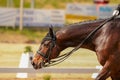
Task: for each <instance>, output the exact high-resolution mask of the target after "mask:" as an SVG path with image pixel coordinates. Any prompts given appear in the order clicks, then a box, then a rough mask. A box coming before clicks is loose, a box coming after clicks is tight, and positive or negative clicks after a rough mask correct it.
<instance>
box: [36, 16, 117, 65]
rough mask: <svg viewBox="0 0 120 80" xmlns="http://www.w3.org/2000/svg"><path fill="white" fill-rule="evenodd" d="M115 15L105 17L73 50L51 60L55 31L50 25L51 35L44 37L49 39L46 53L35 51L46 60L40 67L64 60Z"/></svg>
mask: <svg viewBox="0 0 120 80" xmlns="http://www.w3.org/2000/svg"><path fill="white" fill-rule="evenodd" d="M117 16H118V15H113V16H112V17H111V18H108V19H106V20H105V21H104V22H103V23H102V24H100V25H99V26H98V27H97V28H95V29H94V30H93V31H92V32H91V33H90V34H89V35H88V36H87V37H86V38H85V39H84V40H82V42H81V43H80V44H79V45H78V46H77V47H75V48H74V49H73V50H71V51H70V52H68V53H65V54H63V55H60V56H58V57H57V58H55V59H51V60H50V55H51V53H52V49H53V48H54V47H55V45H56V36H55V33H54V32H53V29H52V27H50V29H49V34H50V36H51V37H46V38H45V39H46V40H51V43H50V47H49V48H48V51H47V52H46V54H45V53H42V52H40V51H39V50H38V51H37V54H39V55H41V56H42V57H43V58H44V59H45V60H47V62H46V61H45V60H42V62H41V67H49V66H53V65H56V64H59V63H61V62H63V61H64V60H66V59H67V58H68V57H69V56H70V55H71V54H72V53H73V52H75V51H77V50H78V49H79V48H80V47H81V46H82V45H83V44H84V43H85V41H87V40H88V39H90V38H91V37H92V36H93V35H94V34H95V33H96V32H97V31H98V30H99V29H101V28H102V27H103V25H104V24H106V23H107V22H109V21H111V20H113V19H114V18H116V17H117Z"/></svg>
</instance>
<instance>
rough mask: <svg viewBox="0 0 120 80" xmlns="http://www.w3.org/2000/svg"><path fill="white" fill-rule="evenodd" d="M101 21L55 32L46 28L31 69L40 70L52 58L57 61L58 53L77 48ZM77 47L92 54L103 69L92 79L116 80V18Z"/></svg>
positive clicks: (119, 55) (119, 72)
mask: <svg viewBox="0 0 120 80" xmlns="http://www.w3.org/2000/svg"><path fill="white" fill-rule="evenodd" d="M102 22H104V20H94V21H88V22H82V23H76V24H71V25H68V26H67V27H64V28H62V29H60V30H59V31H57V32H56V33H54V32H53V30H52V29H51V28H50V31H49V33H48V34H47V35H46V36H45V38H44V39H43V40H42V42H41V45H40V48H39V50H38V51H37V53H36V54H35V55H34V58H33V60H32V65H33V67H34V68H35V69H40V68H41V67H42V66H45V63H48V64H51V62H52V59H56V58H58V56H59V55H60V52H61V51H63V50H64V49H66V48H68V47H76V46H78V45H79V44H80V43H81V42H82V41H83V40H84V39H85V38H86V37H87V36H88V35H89V34H90V33H91V32H92V31H93V30H94V29H95V28H96V27H98V26H99V25H100V24H101V23H102ZM81 48H86V49H89V50H92V51H94V52H96V55H97V58H98V61H99V63H100V64H101V65H102V66H103V68H102V70H101V71H100V73H99V75H98V76H97V78H96V79H95V80H106V79H107V78H108V77H111V78H112V80H120V18H117V19H114V20H112V21H110V22H108V23H106V24H105V25H103V27H102V28H100V29H99V30H98V31H97V32H96V33H94V34H93V35H92V36H91V37H90V38H89V39H87V40H86V41H85V42H84V43H83V44H82V45H81ZM68 55H69V54H68ZM62 56H65V55H62ZM60 57H61V56H60ZM65 57H67V56H65ZM65 57H64V58H65ZM60 60H61V59H60ZM53 62H54V61H53ZM48 64H47V65H48Z"/></svg>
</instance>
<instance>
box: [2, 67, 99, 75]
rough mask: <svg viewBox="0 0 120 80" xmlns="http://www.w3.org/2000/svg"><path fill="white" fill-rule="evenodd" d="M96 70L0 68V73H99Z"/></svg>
mask: <svg viewBox="0 0 120 80" xmlns="http://www.w3.org/2000/svg"><path fill="white" fill-rule="evenodd" d="M98 71H99V69H95V68H43V69H39V70H35V69H33V68H0V73H85V74H86V73H97V72H98Z"/></svg>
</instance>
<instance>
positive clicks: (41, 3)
mask: <svg viewBox="0 0 120 80" xmlns="http://www.w3.org/2000/svg"><path fill="white" fill-rule="evenodd" d="M13 2H14V7H17V8H18V7H19V6H20V0H13ZM6 3H7V0H0V6H1V7H6V5H7V4H6ZM67 3H87V4H93V0H35V8H48V7H50V8H56V9H57V8H62V9H65V8H66V4H67ZM118 3H120V0H110V4H118ZM30 4H31V0H24V7H25V8H30Z"/></svg>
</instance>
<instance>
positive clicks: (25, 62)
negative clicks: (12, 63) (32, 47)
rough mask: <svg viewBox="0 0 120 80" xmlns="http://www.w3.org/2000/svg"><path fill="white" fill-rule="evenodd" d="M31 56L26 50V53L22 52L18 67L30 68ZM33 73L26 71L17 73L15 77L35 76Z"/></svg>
mask: <svg viewBox="0 0 120 80" xmlns="http://www.w3.org/2000/svg"><path fill="white" fill-rule="evenodd" d="M32 56H33V54H32V53H30V52H27V53H22V55H21V59H20V63H19V68H30V67H32V65H31V61H30V58H31V57H32ZM35 75H36V74H35V73H34V74H30V73H29V74H28V73H17V75H16V77H17V78H28V77H35Z"/></svg>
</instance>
